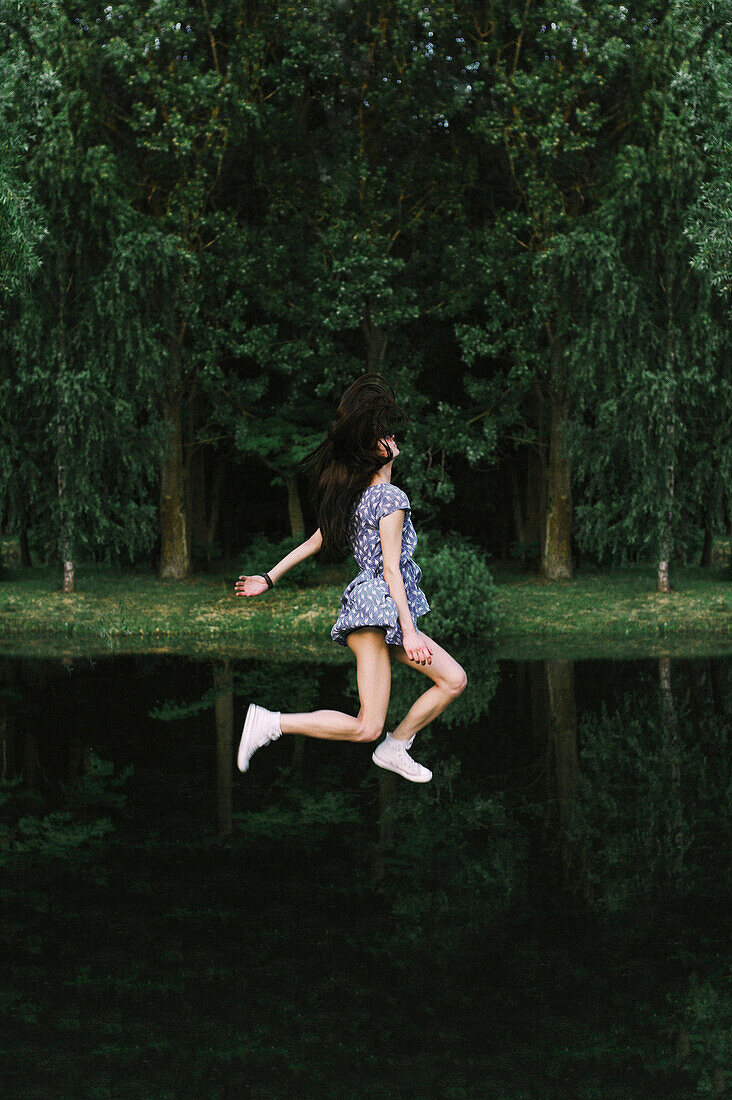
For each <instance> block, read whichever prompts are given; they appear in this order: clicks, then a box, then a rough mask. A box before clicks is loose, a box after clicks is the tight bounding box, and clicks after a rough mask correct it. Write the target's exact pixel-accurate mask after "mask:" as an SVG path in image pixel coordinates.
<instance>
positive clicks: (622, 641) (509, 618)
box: [0, 564, 732, 660]
mask: <svg viewBox="0 0 732 1100" xmlns="http://www.w3.org/2000/svg"><path fill="white" fill-rule="evenodd" d="M355 571H356V570H355V566H354V565H347V566H346V567H334V568H331V569H329V570H326V569H323V570H322V573H321V575H320V576H319V582H320V583H318V584H315V585H313V586H310V587H298V586H297V584H295V583H294V582H293V581H290V580H289V578H288V579H287V580H286V581H285V583H281V584H280V585H278V586H277V588H276V589H274V590H273V591H271V592H267V593H265V594H264V595H262V596H258V597H255V598H253V599H248V600H243V599H237V598H236V597H235V596H234V595H233V583H234V574H233V573H232V574H223V573H218V574H208V575H204V576H199V577H195V578H193V579H191V580H188V581H184V582H179V583H170V582H161V581H159V580H158V579H157V578H156V577H155V576H153V575H151V574H129V573H124V572H122V571H118V570H113V569H110V568H107V567H94V566H87V567H81V568H80V569H79V572H78V579H77V588H78V591H77V592H76V594H75V595H73V596H64V595H62V594H61V593H60V592H59V591H58V575H57V573H56V572H55V571H52V570H50V569H44V568H40V567H39V568H34V569H25V570H21V569H18V568H10V569H8V570H7V571H6V575H5V578H4V579H3V580H2V582H0V639H2V643H3V644H2V648H3V649H4V650H5V651H6V652H7V651H9V650H10V649H16V648H17V647H18V646H19V645H20V644H21V643H22V642H28V643H29V644H30V643H31V642H33V641H35V642H41V640H43V641H45V642H48V643H52V642H53V643H55V644H56V647H60V648H61V649H63V648H64V647H65V646H67V645H68V644H69V643H74V644H73V648H74V649H78V647H81V648H84V647H86V648H87V649H88V650H89V651H90V652H91V651H97V652H100V651H104V650H105V649H106V650H109V649H115V650H119V649H130V650H135V649H145V648H155V649H167V648H170V649H171V650H176V651H178V650H181V651H182V650H184V649H186V648H189V649H203V650H204V651H207V650H211V651H213V650H214V649H215V650H216V651H217V652H229V653H231V654H234V653H236V654H239V655H241V656H247V655H254V654H260V653H261V651H262V650H263V649H266V650H268V651H269V652H270V653H271V654H272V655H273V656H287V655H289V656H291V657H292V656H303V657H304V656H306V655H310V656H312V657H313V658H318V659H324V660H337V659H338V658H339V657H345V658H349V659H350V653H349V651H348V650H347V649H345V648H342V647H340V646H335V645H334V644H333V642H332V641H331V639H330V628H331V626H332V624H333V622H334V621H335V618H336V616H337V614H338V607H339V600H340V596H341V593H342V591H343V588H344V586H345V584H347V583H348V581H349V580H350V579H351V577H352V576H353V575H354V574H355ZM493 573H494V576H495V579H496V582H497V584H498V591H499V606H498V624H499V637H498V650H499V652H500V653H503V654H506V655H514V654H516V653H517V652H521V651H523V650H525V649H526V647H529V648H533V649H536V650H537V651H540V652H542V653H548V652H550V651H551V650H552V647H556V646H559V647H560V649H562V648H563V647H569V649H570V650H574V651H577V652H586V653H587V654H588V655H590V654H592V653H594V652H598V653H599V652H607V653H608V654H609V653H610V652H611V651H613V650H616V651H618V652H620V651H621V650H622V649H628V648H631V649H633V648H637V647H641V648H644V647H645V649H646V650H647V651H648V652H660V651H661V650H662V649H663V650H664V651H665V649H664V647H666V648H667V649H668V651H669V652H671V651H677V652H681V651H682V650H683V651H687V650H693V649H694V648H696V647H698V646H699V644H701V645H702V648H705V649H706V650H707V651H717V652H724V651H725V650H726V649H727V647H732V584H730V582H729V580H728V579H727V571H726V567H725V566H724V565H722V564H715V565H713V566H712V567H710V568H708V569H702V568H701V567H698V566H687V567H681V566H679V567H676V568H675V569H674V571H673V575H672V583H673V591H672V592H671V593H670V594H669V595H666V596H663V595H659V594H657V593H656V592H655V591H654V587H655V574H654V569H653V567H652V566H649V565H643V566H631V567H627V568H624V569H619V570H612V571H604V572H601V571H594V572H589V571H588V572H580V573H579V574H578V575H577V577H576V578H575V579H574V580H572V581H563V582H549V581H545V580H543V579H542V578H540V577H537V576H534V575H530V574H527V573H525V572H522V571H519V570H517V569H511V568H506V567H501V566H498V565H494V567H493ZM430 619H431V616H430V615H427V616H425V617H424V619H422V620H421V621H420V626H422V627H423V628H424V630H425V631H426V632H427V633H428V634H430V635H431V636H433V637H435V638H436V639H437V640H438V641H443V642H445V644H446V645H448V644H449V643H448V641H447V640H446V639H441V638H440V636H439V632H438V629H437V627H438V624H437V623H436V622H435V628H434V630H433V629H432V627H431V623H430ZM433 621H435V620H434V619H433ZM659 643H662V645H661V649H659ZM709 647H711V650H710V648H709Z"/></svg>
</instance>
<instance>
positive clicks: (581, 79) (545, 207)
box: [457, 0, 653, 579]
mask: <svg viewBox="0 0 732 1100" xmlns="http://www.w3.org/2000/svg"><path fill="white" fill-rule="evenodd" d="M651 8H652V5H641V6H640V7H639V8H636V9H635V13H634V17H633V19H632V20H631V19H626V18H625V15H626V9H625V8H622V7H621V8H620V9H619V8H618V7H617V5H614V4H611V3H600V4H595V5H592V7H591V8H587V7H582V6H580V5H578V4H576V3H573V2H571V0H567V2H558V3H550V4H540V5H526V7H525V8H524V9H523V13H522V14H519V13H518V12H517V11H516V10H515V7H514V5H512V4H504V5H502V6H501V7H500V9H499V10H495V9H491V10H488V9H485V10H484V11H483V17H482V19H479V18H477V17H476V19H475V20H474V27H473V30H472V33H471V36H470V37H471V42H472V47H473V49H474V50H475V53H476V56H477V58H478V60H479V68H478V70H477V72H476V80H475V90H474V95H475V98H476V104H477V108H476V117H475V125H474V130H475V134H476V139H477V141H478V143H479V144H478V153H477V157H478V160H477V168H476V176H475V179H474V180H471V181H470V190H469V195H468V198H469V201H470V203H471V216H470V223H471V226H472V232H471V235H470V238H469V241H468V249H469V252H468V255H470V256H471V258H472V260H473V274H472V279H471V282H472V286H473V303H472V306H473V315H474V317H475V318H477V321H476V320H471V321H466V322H465V323H459V324H458V326H457V332H458V336H459V338H460V340H461V344H462V348H463V355H464V357H465V358H466V360H467V362H468V364H469V366H470V367H471V373H472V377H473V385H475V386H476V387H479V388H481V389H482V390H483V392H484V400H485V401H486V403H488V404H489V405H490V404H496V403H499V402H500V403H502V404H504V405H505V406H506V408H507V410H511V409H516V410H517V419H518V417H519V416H520V417H521V420H522V421H523V423H521V420H519V426H520V428H521V430H520V431H517V432H515V434H516V435H517V436H519V437H520V438H524V439H527V440H529V441H531V440H532V439H533V440H534V441H535V444H536V445H538V446H539V448H540V453H541V454H542V455H543V454H546V459H545V461H543V466H544V477H545V482H546V496H545V499H546V506H545V507H546V512H545V517H544V521H543V525H542V526H543V533H542V539H541V571H542V573H543V574H544V575H545V576H546V577H548V578H551V579H559V578H568V577H571V576H572V574H573V561H572V556H571V535H572V520H573V500H572V466H571V457H570V451H569V432H570V420H571V416H572V411H573V410H572V393H571V383H572V369H573V362H572V360H573V352H572V339H573V313H574V311H575V309H576V292H577V290H578V289H579V288H577V287H575V286H572V285H569V286H568V284H567V282H566V281H565V280H564V278H563V277H562V274H561V266H559V267H558V265H557V264H556V263H555V262H554V256H555V254H556V253H557V252H558V251H559V252H562V253H566V251H567V250H568V249H571V247H572V242H573V240H576V239H577V238H576V233H577V229H578V227H579V226H581V225H582V224H583V223H584V222H585V220H586V219H587V218H588V217H589V216H590V215H591V213H592V212H593V211H594V210H596V209H597V207H598V203H599V202H600V201H601V196H602V190H603V186H604V183H605V181H606V179H607V178H608V176H609V175H610V174H611V172H612V165H613V163H614V157H615V155H616V152H617V150H618V148H619V147H620V146H622V143H623V140H624V130H625V128H626V126H627V125H628V120H629V117H631V116H632V113H633V110H634V99H633V96H634V94H636V90H637V84H638V81H637V80H636V79H635V77H634V73H635V72H636V70H637V68H638V65H639V58H640V57H642V55H643V54H644V51H647V50H648V47H649V41H650V39H651V36H652V25H653V20H652V16H653V12H652V10H651ZM629 89H632V93H631V92H630V91H629ZM466 251H467V250H466Z"/></svg>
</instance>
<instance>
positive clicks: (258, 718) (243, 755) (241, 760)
mask: <svg viewBox="0 0 732 1100" xmlns="http://www.w3.org/2000/svg"><path fill="white" fill-rule="evenodd" d="M261 710H262V707H259V706H257V704H256V703H250V704H249V709H248V710H247V716H246V718H245V719H244V729H243V730H242V734H241V741H240V742H239V752H238V754H237V758H236V764H237V767H238V768H239V771H240V772H245V771H246V770H247V768H248V767H249V761H250V759H251V757H252V754H253V753H254V752H256V750H257V748H258V747H259V746H258V745H257V741H256V738H255V736H254V735H255V733H256V732H257V729H258V727H259V726H260V723H261V722H262V719H263V718H264V715H260V713H259V712H260V711H261Z"/></svg>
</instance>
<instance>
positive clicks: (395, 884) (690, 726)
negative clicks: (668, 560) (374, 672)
mask: <svg viewBox="0 0 732 1100" xmlns="http://www.w3.org/2000/svg"><path fill="white" fill-rule="evenodd" d="M457 656H458V659H459V660H460V661H461V663H462V664H463V665H464V666H465V668H466V670H467V672H468V677H469V690H468V691H466V692H465V693H463V695H462V696H460V697H459V699H458V700H456V702H455V703H454V704H453V706H451V707H449V708H448V709H447V710H446V711H444V712H443V714H442V715H441V716H440V717H439V718H438V719H437V720H436V721H435V722H434V723H433V724H432V726H430V727H429V728H428V729H427V730H425V731H423V733H422V734H420V759H423V760H424V762H425V764H427V766H429V767H430V768H432V769H433V771H434V775H435V778H434V780H433V781H432V782H431V783H429V784H426V785H425V786H418V785H416V784H409V783H407V782H406V781H404V780H401V779H400V778H399V777H398V776H396V775H393V774H392V773H389V772H383V771H381V770H380V769H377V768H374V767H373V766H372V765H371V762H370V751H371V750H370V748H369V746H363V745H353V744H347V743H344V744H335V743H329V742H323V741H314V740H312V739H306V738H302V737H289V738H288V737H283V738H281V739H280V741H278V742H276V743H275V744H273V745H272V746H270V747H268V748H267V749H266V750H263V751H262V752H261V753H258V754H256V756H255V757H254V758H253V761H252V766H251V769H250V772H248V773H247V775H246V776H244V777H242V776H241V775H240V774H239V773H238V771H237V770H236V769H235V767H234V754H235V751H236V745H237V742H238V735H239V732H240V724H241V717H242V715H243V712H244V709H245V706H246V702H247V701H248V700H249V699H250V698H254V699H256V700H257V701H259V702H261V703H263V704H264V705H265V706H268V707H272V708H274V709H286V710H292V711H299V710H313V709H316V708H317V707H318V706H322V705H329V706H333V705H335V706H337V707H338V708H339V709H343V710H348V709H351V710H352V711H353V712H354V713H355V710H357V709H358V702H357V695H356V691H355V687H354V684H353V671H352V668H350V667H348V666H346V667H344V666H342V665H338V666H325V665H324V666H319V665H317V664H310V665H308V666H303V665H302V664H301V663H298V662H292V663H289V664H273V663H271V662H264V661H262V662H257V661H236V660H234V659H233V658H232V657H230V656H222V657H219V658H217V659H215V660H211V659H208V660H205V661H197V660H193V659H181V658H178V659H172V658H169V659H166V658H162V657H159V656H148V657H139V656H137V657H127V658H109V659H106V660H96V659H95V660H89V659H84V658H82V657H78V658H74V659H73V660H72V659H70V658H65V659H63V660H60V659H58V658H54V659H53V660H48V661H43V660H40V659H35V660H19V659H12V658H6V659H4V660H3V661H2V662H1V663H0V731H1V733H2V750H3V756H2V761H3V772H2V786H1V787H0V862H2V864H3V868H4V873H5V882H4V887H3V899H4V907H5V913H4V921H3V923H2V928H1V930H0V936H2V937H3V942H4V944H5V946H6V951H7V953H8V955H9V958H10V960H11V963H10V966H9V967H8V968H7V970H6V972H5V975H4V978H3V984H2V987H1V988H0V1006H2V1012H3V1020H4V1023H5V1028H6V1041H5V1044H4V1045H5V1050H6V1052H9V1057H7V1058H6V1064H5V1066H4V1067H3V1068H0V1084H5V1085H6V1090H5V1091H6V1093H7V1094H8V1095H13V1096H23V1095H29V1096H30V1095H41V1094H45V1095H54V1094H56V1095H58V1094H60V1095H79V1096H87V1095H89V1096H92V1095H94V1096H104V1095H119V1094H124V1095H130V1096H136V1095H139V1096H145V1097H148V1096H176V1097H177V1096H180V1095H196V1096H222V1097H223V1096H230V1095H250V1094H251V1088H250V1086H251V1081H252V1080H257V1081H258V1082H259V1083H260V1084H259V1086H258V1087H259V1088H260V1092H259V1095H261V1096H267V1097H269V1096H271V1097H279V1096H285V1095H296V1096H310V1095H313V1096H316V1095H317V1096H323V1095H348V1096H349V1097H350V1096H364V1097H366V1096H369V1097H370V1096H374V1095H384V1096H401V1095H405V1096H406V1095H410V1096H415V1095H416V1096H433V1095H434V1096H441V1097H442V1096H456V1097H457V1096H460V1097H462V1096H471V1097H472V1096H481V1097H482V1096H487V1097H493V1096H495V1097H535V1096H541V1097H542V1098H543V1097H557V1098H559V1097H562V1098H564V1097H566V1096H579V1097H583V1096H588V1097H589V1096H602V1097H606V1096H607V1097H623V1098H625V1097H631V1096H664V1097H688V1096H690V1095H696V1094H706V1095H711V1096H721V1095H723V1093H724V1089H725V1078H724V1067H725V1062H726V1060H727V1058H728V1043H729V1008H730V994H729V984H728V980H727V976H728V972H729V937H728V926H727V909H726V903H727V900H728V886H729V878H728V871H729V860H728V843H729V833H730V829H729V826H730V817H731V816H732V800H731V798H730V791H731V790H732V783H731V781H730V765H729V759H730V758H729V743H728V739H729V726H730V723H729V717H730V713H731V712H732V662H730V661H729V659H715V658H711V657H708V658H703V659H699V660H689V661H683V660H679V659H676V658H674V659H669V658H666V657H660V658H659V657H656V658H653V659H648V660H643V661H574V660H567V659H564V658H551V659H544V660H535V661H502V662H497V661H496V660H495V658H494V657H492V656H491V655H490V654H486V653H484V652H482V651H481V650H480V649H479V648H476V650H475V651H473V652H470V651H468V652H461V653H460V654H458V655H457ZM423 689H424V683H423V680H422V678H421V677H416V676H413V675H412V674H411V671H410V670H409V669H406V668H404V667H403V666H395V668H394V676H393V688H392V697H391V702H390V710H389V716H388V724H389V728H391V727H390V724H391V723H392V722H396V721H398V719H399V716H400V715H401V714H403V713H404V711H405V710H406V709H408V707H409V706H410V705H411V703H412V701H413V699H414V698H415V697H416V695H417V694H419V693H420V691H422V690H423ZM354 704H355V705H354ZM91 930H93V935H92V934H90V933H91ZM334 1022H337V1026H334ZM324 1036H325V1037H327V1041H326V1039H324ZM70 1042H71V1044H72V1046H73V1049H74V1058H73V1059H69V1057H68V1049H69V1043H70ZM29 1055H30V1057H29ZM364 1066H366V1067H368V1072H367V1073H366V1074H364V1071H363V1067H364ZM59 1074H60V1076H59ZM110 1079H113V1080H114V1081H115V1082H116V1084H115V1086H114V1090H111V1091H110V1086H109V1080H110ZM22 1080H25V1081H27V1087H26V1085H22V1086H21V1087H19V1086H18V1082H19V1081H22ZM405 1081H407V1082H408V1089H406V1088H405V1087H404V1082H405ZM59 1082H60V1083H59ZM11 1085H12V1087H11ZM105 1090H106V1091H105ZM115 1090H116V1091H115Z"/></svg>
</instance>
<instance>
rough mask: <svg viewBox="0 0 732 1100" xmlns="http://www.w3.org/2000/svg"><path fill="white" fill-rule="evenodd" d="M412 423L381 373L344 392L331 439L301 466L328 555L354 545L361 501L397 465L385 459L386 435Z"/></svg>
mask: <svg viewBox="0 0 732 1100" xmlns="http://www.w3.org/2000/svg"><path fill="white" fill-rule="evenodd" d="M408 423H409V416H408V414H407V413H406V412H405V410H404V409H403V408H402V407H401V406H400V405H399V404H397V400H396V397H395V396H394V390H393V389H392V387H391V385H390V384H389V383H388V382H387V381H386V380H385V379H384V378H382V376H381V375H380V374H376V373H369V374H362V375H360V376H359V377H358V378H356V379H355V380H354V381H353V382H352V383H351V385H350V386H349V387H348V389H347V390H346V391H345V392H344V394H343V396H342V397H341V400H340V402H339V405H338V411H337V414H336V417H335V419H334V420H331V422H330V424H329V425H328V435H327V437H326V439H324V440H323V442H322V443H321V444H320V446H319V447H317V448H316V450H315V451H313V452H312V454H310V455H308V456H307V458H305V459H304V460H303V462H302V463H301V465H302V466H303V468H304V469H305V471H306V472H307V474H308V475H309V478H310V500H311V503H313V504H314V505H315V508H316V511H317V516H318V526H319V527H320V531H321V534H322V536H323V546H322V549H323V550H324V551H325V553H326V555H327V554H337V553H340V552H342V551H343V550H345V549H346V548H347V547H348V546H349V541H348V523H349V519H350V516H351V510H352V508H353V506H354V504H355V503H356V498H357V497H358V496H359V495H360V494H361V493H362V492H363V490H364V489H365V488H366V486H367V485H369V484H370V482H371V480H372V478H373V476H374V474H375V473H376V471H377V470H380V469H381V467H382V466H386V464H387V463H388V462H390V461H391V458H390V457H386V458H385V457H384V456H383V455H381V454H379V449H378V448H379V443H383V445H384V447H385V449H386V452H387V455H388V454H389V446H388V444H387V442H386V436H387V435H391V434H392V433H394V434H396V431H397V429H398V428H400V427H405V426H406V425H407V424H408Z"/></svg>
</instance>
